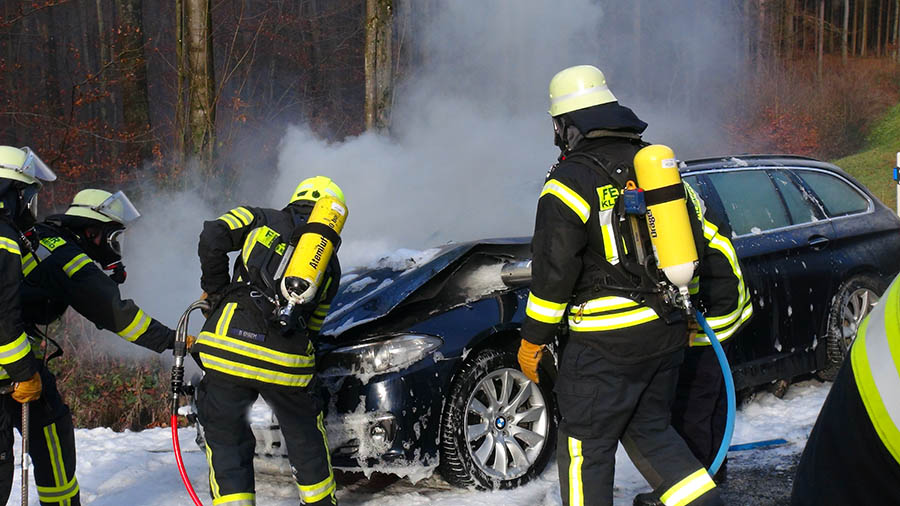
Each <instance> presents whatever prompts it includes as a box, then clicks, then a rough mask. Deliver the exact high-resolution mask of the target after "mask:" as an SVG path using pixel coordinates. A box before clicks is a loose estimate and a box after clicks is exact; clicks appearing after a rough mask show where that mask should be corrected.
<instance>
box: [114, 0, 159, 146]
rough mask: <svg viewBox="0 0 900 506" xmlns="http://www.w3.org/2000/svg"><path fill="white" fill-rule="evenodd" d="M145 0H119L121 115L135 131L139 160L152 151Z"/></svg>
mask: <svg viewBox="0 0 900 506" xmlns="http://www.w3.org/2000/svg"><path fill="white" fill-rule="evenodd" d="M142 4H143V0H116V9H117V11H118V14H119V23H118V24H119V30H120V31H121V32H122V39H121V42H122V49H121V52H120V53H119V57H118V59H119V75H120V76H121V81H122V117H123V119H124V120H125V130H126V131H127V132H128V133H130V134H132V135H135V140H136V141H137V143H138V146H137V155H138V157H139V159H138V160H137V161H138V163H140V162H143V161H145V160H148V159H150V157H151V156H152V155H153V143H152V142H150V139H149V132H150V99H149V91H148V90H147V60H146V58H145V56H144V18H143V13H142V8H143V5H142Z"/></svg>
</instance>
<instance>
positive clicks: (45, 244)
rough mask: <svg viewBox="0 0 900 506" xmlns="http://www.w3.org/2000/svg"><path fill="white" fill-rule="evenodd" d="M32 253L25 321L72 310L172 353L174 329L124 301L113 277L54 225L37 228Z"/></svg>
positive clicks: (26, 269)
mask: <svg viewBox="0 0 900 506" xmlns="http://www.w3.org/2000/svg"><path fill="white" fill-rule="evenodd" d="M34 236H36V237H34V239H32V240H33V251H34V252H33V253H31V252H29V253H27V254H26V255H25V256H24V257H23V259H22V273H23V274H24V275H25V284H24V286H23V290H22V300H23V303H24V311H23V314H24V318H25V322H26V323H27V324H28V325H30V326H34V327H35V328H36V326H37V325H46V324H49V323H51V322H53V321H54V320H56V319H58V318H59V317H60V316H62V314H63V313H64V312H65V311H66V309H67V308H68V307H69V306H71V307H72V308H73V309H74V310H75V311H77V312H78V313H79V314H81V315H82V316H84V317H85V318H87V319H88V320H90V321H91V323H93V324H94V325H96V326H97V328H99V329H105V330H109V331H111V332H115V333H116V334H118V335H119V337H121V338H122V339H125V340H126V341H129V342H132V343H134V344H137V345H140V346H143V347H144V348H147V349H150V350H153V351H156V352H162V351H163V350H166V349H171V348H172V344H173V343H174V342H175V331H174V330H172V329H170V328H169V327H167V326H165V325H163V324H162V323H160V322H159V321H157V320H155V319H153V318H151V317H150V316H149V315H147V314H146V313H145V312H144V311H143V310H142V309H141V308H139V307H138V306H137V304H135V302H134V301H133V300H131V299H122V294H121V293H120V292H119V285H118V284H116V282H115V281H113V280H112V279H110V277H109V276H107V275H106V274H105V273H104V272H103V270H102V269H100V267H98V266H97V264H95V263H94V261H93V260H92V259H91V257H89V256H88V255H87V254H86V253H85V252H84V250H83V249H82V248H81V246H79V245H78V243H77V242H76V238H75V236H74V235H73V234H72V233H71V232H69V231H68V230H66V229H65V228H63V227H60V226H57V225H54V224H53V223H51V222H43V223H39V224H37V225H35V227H34Z"/></svg>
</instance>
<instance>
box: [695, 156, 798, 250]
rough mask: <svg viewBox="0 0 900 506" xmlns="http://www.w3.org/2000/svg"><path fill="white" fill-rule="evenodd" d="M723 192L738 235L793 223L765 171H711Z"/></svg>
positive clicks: (730, 217)
mask: <svg viewBox="0 0 900 506" xmlns="http://www.w3.org/2000/svg"><path fill="white" fill-rule="evenodd" d="M707 177H708V178H709V180H710V182H712V184H713V186H714V187H715V188H716V191H717V192H718V193H719V198H720V199H721V200H722V205H723V206H724V208H725V213H726V214H727V215H728V221H729V222H731V228H732V230H733V231H734V234H735V235H745V234H758V233H761V232H764V231H766V230H772V229H775V228H781V227H786V226H788V225H790V224H791V220H790V218H789V217H788V212H787V209H785V207H784V204H783V203H782V201H781V197H780V196H779V195H778V193H777V191H776V190H775V186H774V185H773V184H772V180H771V179H770V178H769V176H768V175H767V174H766V173H765V172H764V171H761V170H738V171H731V172H717V173H712V174H707Z"/></svg>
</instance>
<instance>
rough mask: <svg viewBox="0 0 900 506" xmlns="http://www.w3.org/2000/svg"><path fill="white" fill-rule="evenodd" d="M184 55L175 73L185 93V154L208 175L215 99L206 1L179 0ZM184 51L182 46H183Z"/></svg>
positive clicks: (207, 4) (213, 69)
mask: <svg viewBox="0 0 900 506" xmlns="http://www.w3.org/2000/svg"><path fill="white" fill-rule="evenodd" d="M182 1H183V2H184V3H183V7H184V13H183V14H184V20H183V21H182V27H183V30H184V32H183V37H184V40H186V41H187V47H186V58H184V60H181V61H179V66H180V67H182V68H180V70H179V73H180V74H182V75H184V76H185V78H186V84H187V89H186V90H185V91H186V92H187V95H188V101H187V107H186V108H185V109H186V111H185V112H186V113H187V131H186V135H185V140H186V143H185V153H186V154H187V155H189V156H193V157H196V160H197V162H198V163H199V165H200V169H201V170H202V171H204V172H205V173H207V174H211V172H212V169H213V163H214V161H215V146H216V100H215V77H214V74H215V68H214V67H213V48H212V16H211V12H210V8H211V5H210V3H211V2H210V0H182ZM183 50H184V49H183Z"/></svg>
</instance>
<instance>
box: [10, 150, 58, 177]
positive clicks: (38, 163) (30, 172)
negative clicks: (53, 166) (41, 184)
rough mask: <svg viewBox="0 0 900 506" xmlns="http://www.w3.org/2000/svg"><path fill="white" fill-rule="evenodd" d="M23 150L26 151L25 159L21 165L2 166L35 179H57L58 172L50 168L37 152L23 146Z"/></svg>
mask: <svg viewBox="0 0 900 506" xmlns="http://www.w3.org/2000/svg"><path fill="white" fill-rule="evenodd" d="M22 151H24V152H25V161H24V162H22V166H21V167H10V166H7V165H0V167H2V168H4V169H10V170H14V171H16V172H21V173H22V174H25V175H26V176H28V177H32V178H35V179H40V180H44V181H55V180H56V174H54V173H53V171H52V170H50V167H48V166H47V164H46V163H44V161H43V160H41V158H40V157H39V156H38V155H37V154H35V152H34V151H32V150H31V148H29V147H24V148H22Z"/></svg>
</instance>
